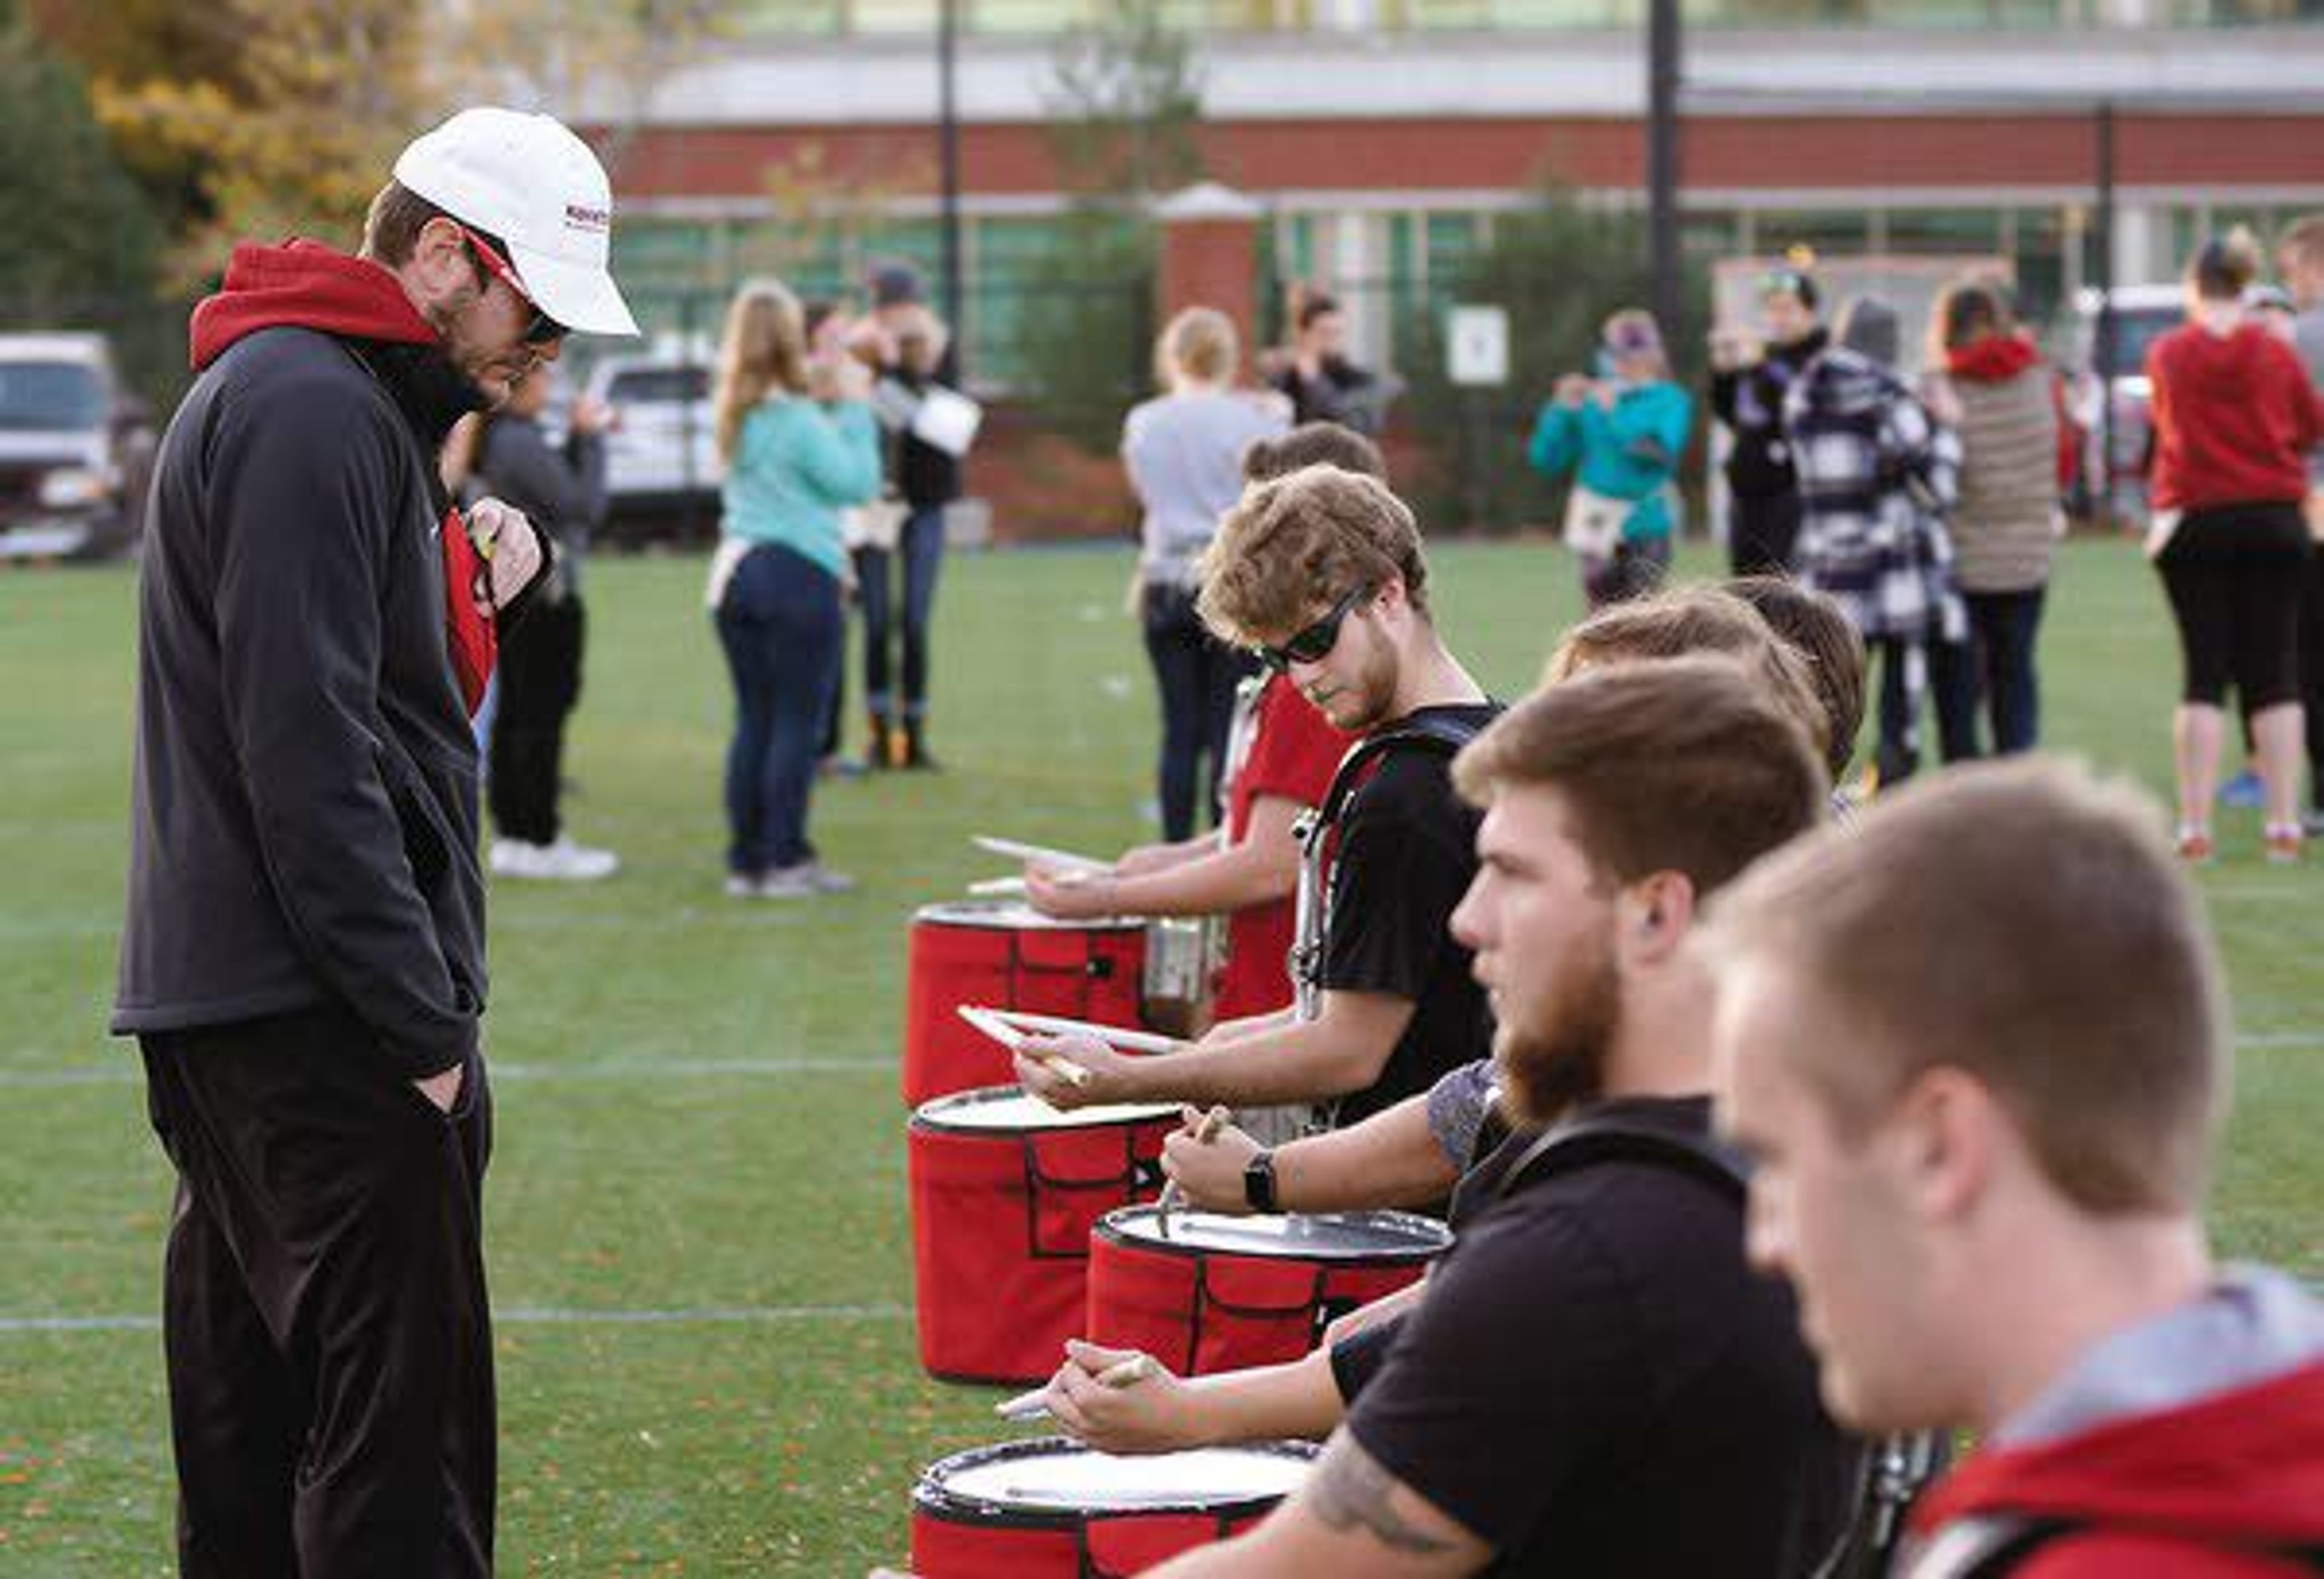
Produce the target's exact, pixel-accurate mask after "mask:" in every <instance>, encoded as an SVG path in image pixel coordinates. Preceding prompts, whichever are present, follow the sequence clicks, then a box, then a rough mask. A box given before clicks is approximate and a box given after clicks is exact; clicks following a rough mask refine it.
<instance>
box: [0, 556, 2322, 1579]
mask: <svg viewBox="0 0 2324 1579" xmlns="http://www.w3.org/2000/svg"><path fill="white" fill-rule="evenodd" d="M1690 563H1691V565H1692V567H1693V568H1698V569H1703V568H1708V560H1707V559H1705V558H1702V557H1701V556H1697V557H1695V558H1693V559H1691V561H1690ZM1436 568H1437V572H1438V576H1439V578H1440V581H1441V587H1440V590H1439V593H1438V601H1439V612H1440V615H1441V618H1442V621H1443V625H1444V628H1445V629H1446V630H1447V632H1448V633H1450V634H1451V636H1452V641H1453V643H1454V645H1455V646H1456V647H1457V648H1458V649H1459V650H1460V651H1462V652H1463V653H1464V654H1466V655H1468V656H1469V657H1470V658H1471V660H1473V662H1474V663H1475V665H1476V667H1477V668H1478V669H1479V671H1480V674H1481V676H1482V677H1483V678H1484V679H1486V680H1487V681H1488V683H1489V684H1490V685H1492V686H1493V687H1494V688H1497V689H1499V690H1500V691H1502V692H1503V693H1504V694H1514V693H1515V692H1517V691H1518V690H1520V689H1522V688H1524V686H1525V685H1526V682H1527V680H1528V679H1530V677H1531V676H1532V675H1533V674H1534V672H1535V669H1537V668H1538V667H1539V664H1540V661H1541V659H1542V657H1543V655H1544V654H1545V652H1546V651H1547V650H1548V648H1549V646H1550V644H1551V642H1552V641H1553V640H1554V636H1555V634H1556V633H1557V632H1558V630H1559V629H1560V628H1561V627H1562V626H1563V624H1564V623H1566V622H1567V621H1568V620H1570V619H1571V618H1572V615H1573V614H1574V612H1575V607H1576V598H1575V596H1574V591H1573V587H1572V570H1571V565H1570V561H1568V560H1567V559H1566V558H1565V557H1564V556H1563V554H1561V553H1559V552H1557V551H1555V550H1554V549H1548V548H1545V547H1537V546H1535V547H1497V548H1481V547H1479V548H1470V547H1448V548H1445V549H1441V550H1439V552H1438V554H1437V557H1436ZM1128 569H1129V561H1128V558H1127V556H1126V555H1125V554H1120V553H1106V552H1050V553H1029V552H1028V553H1018V554H1006V555H1001V554H996V555H989V556H964V557H956V558H954V559H953V560H952V561H951V562H950V563H948V564H947V566H946V568H945V586H944V589H943V596H941V597H940V599H939V606H938V615H937V631H936V669H937V680H936V714H935V725H936V727H935V732H934V743H935V745H936V749H937V751H938V752H939V753H941V754H942V756H943V757H944V759H945V762H946V764H947V766H948V767H949V769H950V770H951V771H948V772H947V773H945V774H944V775H942V776H941V777H921V776H917V775H915V776H908V777H883V778H881V779H877V780H871V781H866V782H862V783H841V784H835V785H831V786H828V787H826V788H825V789H823V790H822V791H821V792H820V794H819V795H818V797H817V801H816V833H817V836H818V838H819V839H820V841H821V843H822V844H823V845H824V847H825V853H826V854H827V856H828V857H829V858H830V859H831V860H832V861H833V862H834V863H836V864H838V865H840V866H843V867H845V868H847V869H849V870H852V871H853V872H854V873H857V874H858V875H860V876H861V877H862V879H863V880H864V886H863V890H862V891H861V892H860V893H857V894H854V895H851V896H848V897H845V898H841V899H835V900H827V901H821V902H818V903H816V904H814V905H812V906H811V907H808V908H786V907H780V906H742V905H738V904H736V903H734V902H733V901H729V900H725V899H724V898H723V897H722V896H721V895H720V893H719V892H718V881H719V876H720V861H719V846H720V839H721V832H720V819H719V813H718V799H717V774H718V769H719V762H720V758H721V753H722V752H723V749H724V726H725V717H726V706H727V704H726V688H725V680H724V671H723V669H722V667H721V664H720V661H719V658H718V653H717V649H716V645H715V642H714V641H713V639H712V637H711V634H710V632H709V629H708V625H707V623H706V620H705V616H704V614H703V612H702V609H701V606H700V601H699V596H698V593H699V586H700V581H701V573H702V569H701V565H700V563H699V562H698V561H696V560H683V559H680V560H672V559H637V560H607V561H602V562H600V563H598V564H596V565H594V566H593V567H592V568H591V572H590V575H591V590H592V596H591V609H592V619H593V622H594V623H593V630H592V637H591V639H592V649H591V656H590V670H589V679H588V691H587V695H586V699H585V702H584V705H583V708H582V711H581V714H580V716H579V718H578V720H577V725H576V733H575V738H574V741H573V752H572V761H571V768H572V771H573V772H574V774H575V775H576V777H577V778H578V779H579V780H580V781H581V789H580V792H579V794H578V795H577V796H576V799H574V800H573V801H572V802H571V804H570V807H569V810H570V813H571V817H572V821H573V823H574V825H575V828H576V832H577V833H578V834H579V835H580V836H583V837H584V838H586V839H589V840H592V841H602V842H604V843H607V844H611V845H613V846H615V847H617V848H618V849H619V850H620V851H621V852H622V856H623V857H624V860H625V862H626V863H627V865H626V869H625V870H624V872H623V873H622V875H621V876H620V877H619V878H618V879H617V880H615V881H614V882H610V883H607V884H604V885H603V886H600V887H596V888H592V889H582V890H558V891H540V890H538V889H530V890H526V889H515V890H512V889H510V888H508V887H506V886H503V888H502V889H501V890H499V891H496V892H495V894H494V896H493V928H492V938H493V1009H492V1014H491V1017H490V1020H489V1034H490V1042H491V1048H492V1052H493V1057H494V1059H495V1060H496V1061H497V1062H498V1063H499V1064H500V1065H501V1066H502V1067H503V1069H504V1071H505V1076H504V1078H503V1080H502V1081H501V1082H500V1084H499V1086H498V1091H499V1099H500V1103H501V1108H500V1112H501V1125H500V1149H499V1151H498V1154H497V1156H496V1157H495V1159H494V1162H493V1174H492V1181H491V1201H490V1234H491V1246H490V1255H491V1263H492V1269H493V1283H494V1290H495V1295H496V1299H497V1303H498V1304H499V1305H500V1307H502V1309H503V1312H507V1313H513V1318H512V1319H509V1320H506V1321H504V1323H503V1326H502V1329H501V1334H500V1350H501V1373H500V1375H501V1387H502V1398H503V1477H502V1502H501V1507H502V1518H501V1550H502V1552H503V1556H504V1559H505V1562H504V1566H505V1568H506V1569H507V1571H508V1572H511V1573H526V1574H530V1573H547V1574H560V1573H562V1574H592V1575H595V1574H677V1573H680V1572H691V1573H696V1574H702V1573H718V1574H727V1573H759V1572H774V1571H782V1572H797V1573H804V1574H846V1573H860V1572H861V1571H862V1569H863V1568H864V1567H865V1566H866V1565H869V1564H870V1563H871V1562H873V1561H875V1560H880V1559H882V1558H892V1557H894V1556H899V1555H900V1554H901V1552H902V1551H903V1549H904V1543H905V1529H906V1498H907V1493H908V1490H909V1487H910V1484H911V1481H912V1478H913V1476H914V1475H915V1473H917V1472H918V1469H919V1467H920V1466H921V1465H923V1464H926V1463H927V1462H928V1461H929V1460H931V1459H933V1458H935V1457H936V1456H938V1455H939V1454H943V1453H945V1452H947V1451H949V1450H951V1449H953V1448H954V1447H958V1446H963V1445H971V1444H974V1443H978V1442H982V1441H986V1440H990V1439H992V1438H994V1437H995V1436H997V1435H999V1433H997V1432H996V1431H995V1430H994V1429H993V1427H991V1424H990V1423H989V1418H990V1417H989V1416H987V1415H986V1413H985V1406H986V1405H987V1404H988V1403H989V1402H990V1401H991V1394H989V1393H986V1392H982V1391H979V1390H970V1389H960V1388H954V1387H946V1386H942V1385H938V1384H936V1383H932V1382H929V1381H927V1380H924V1379H922V1378H921V1376H920V1375H919V1372H918V1367H917V1364H916V1362H915V1353H914V1347H913V1334H912V1325H911V1320H910V1316H909V1304H910V1299H911V1271H910V1259H909V1239H908V1226H907V1223H906V1220H905V1209H904V1196H903V1113H902V1110H901V1106H900V1103H899V1097H898V1095H897V1088H896V1081H895V1077H894V1063H895V1055H896V1045H897V1039H898V1028H899V1022H900V1020H901V1007H902V992H903V943H904V923H905V918H906V916H907V914H908V911H909V910H910V909H911V908H912V907H913V906H914V905H916V904H918V903H920V902H923V901H925V900H930V899H934V898H938V897H943V896H945V895H949V894H954V893H957V892H958V891H960V888H961V885H962V884H963V882H964V881H965V880H967V879H970V878H973V877H977V876H983V875H990V874H991V873H993V871H994V867H993V865H992V863H991V861H990V860H989V859H984V858H980V857H979V856H978V855H977V854H975V853H974V852H973V850H971V848H970V847H969V845H968V844H967V842H966V838H965V836H967V835H968V834H970V833H973V832H980V831H992V832H1003V833H1012V834H1017V835H1019V836H1029V837H1037V838H1040V839H1042V840H1044V841H1047V842H1050V843H1055V844H1058V845H1067V846H1080V847H1087V848H1093V849H1103V848H1108V847H1111V846H1114V845H1120V844H1121V843H1124V842H1127V841H1130V840H1132V839H1136V838H1139V837H1142V836H1148V829H1147V828H1146V827H1145V826H1144V825H1143V824H1142V823H1141V821H1140V817H1139V806H1140V803H1141V802H1142V801H1143V800H1144V799H1146V798H1147V795H1148V781H1149V769H1148V763H1149V762H1150V754H1151V741H1152V737H1153V733H1154V713H1153V703H1152V700H1151V696H1152V688H1151V685H1150V683H1149V681H1148V675H1147V671H1146V667H1145V660H1144V657H1143V654H1142V653H1141V651H1139V644H1138V640H1137V635H1136V633H1135V631H1134V629H1133V628H1132V626H1131V625H1130V623H1129V622H1128V621H1127V620H1126V619H1125V618H1124V617H1123V616H1122V614H1121V613H1120V605H1121V588H1122V584H1123V581H1124V578H1125V577H1126V576H1127V573H1128ZM132 613H133V581H132V577H131V576H130V574H129V573H128V572H127V571H126V570H123V569H118V568H116V569H105V570H94V571H73V572H21V573H16V574H10V575H0V762H5V764H6V770H7V771H6V776H5V799H0V895H5V902H0V1005H5V1011H0V1082H5V1085H0V1098H5V1107H0V1111H5V1115H6V1116H5V1121H0V1268H5V1274H0V1318H22V1317H32V1316H74V1317H78V1316H97V1317H114V1316H133V1317H134V1316H148V1315H150V1313H152V1312H153V1311H154V1310H155V1309H156V1308H157V1306H158V1296H157V1281H158V1274H159V1247H160V1240H161V1227H162V1219H163V1214H164V1211H165V1208H166V1205H167V1175H166V1171H165V1169H164V1168H163V1166H162V1164H161V1159H160V1157H159V1155H158V1154H157V1152H156V1150H155V1149H154V1147H153V1145H152V1141H151V1140H150V1137H149V1136H148V1135H147V1133H146V1132H145V1131H144V1129H143V1120H142V1092H141V1090H140V1088H139V1086H138V1085H136V1084H135V1082H134V1078H133V1077H132V1069H133V1066H134V1055H133V1054H132V1053H131V1052H130V1051H129V1050H128V1049H127V1048H123V1047H119V1046H112V1045H108V1044H107V1042H106V1038H105V1034H104V1020H105V1010H106V1002H107V999H108V995H109V992H110V987H111V982H112V970H113V940H114V935H115V928H116V925H117V921H118V910H119V905H120V895H121V864H122V849H123V826H124V814H123V801H124V795H125V789H126V785H127V780H128V755H127V753H128V741H129V706H130V697H131V688H132V676H133V672H134V662H133V651H132V649H133V635H132ZM2043 654H2044V660H2045V668H2046V676H2047V682H2048V696H2047V728H2048V734H2049V738H2050V740H2051V741H2052V743H2054V744H2056V745H2058V746H2060V747H2062V748H2065V749H2070V750H2075V751H2079V752H2081V753H2086V754H2088V755H2089V756H2091V757H2093V758H2095V759H2097V760H2098V761H2100V762H2106V763H2108V764H2112V765H2116V766H2120V767H2123V768H2126V769H2128V770H2130V771H2135V772H2137V773H2139V774H2141V775H2142V776H2144V777H2145V778H2146V779H2148V780H2149V781H2150V782H2156V783H2159V782H2160V781H2161V775H2162V774H2163V771H2165V764H2166V762H2167V756H2166V750H2165V739H2164V733H2163V718H2164V712H2165V707H2166V705H2167V703H2168V700H2169V697H2170V695H2171V688H2172V675H2173V670H2174V664H2175V659H2174V656H2173V645H2172V637H2171V633H2170V626H2169V621H2168V617H2167V615H2166V614H2165V613H2164V610H2163V603H2162V599H2161V597H2160V596H2159V594H2158V593H2157V591H2156V588H2155V586H2154V585H2153V579H2152V577H2151V576H2150V575H2149V574H2148V572H2147V571H2146V569H2145V568H2144V565H2143V564H2142V562H2141V561H2140V560H2139V559H2138V558H2137V555H2136V553H2135V550H2133V549H2130V548H2128V547H2126V546H2124V545H2120V544H2113V543H2104V544H2077V545H2076V546H2075V547H2074V548H2073V549H2071V550H2070V551H2069V552H2068V554H2067V555H2066V558H2065V559H2064V562H2063V564H2062V566H2061V570H2060V573H2059V577H2058V582H2057V586H2056V588H2055V590H2054V592H2053V594H2052V612H2051V615H2050V625H2049V629H2048V632H2047V636H2046V640H2045V642H2044V646H2043ZM2222 842H2223V845H2224V847H2225V854H2224V856H2223V858H2222V860H2221V862H2220V863H2219V864H2218V866H2217V867H2216V868H2214V869H2213V870H2211V871H2210V872H2209V873H2206V874H2205V877H2204V884H2205V887H2206V888H2207V890H2208V891H2209V894H2210V897H2211V900H2212V902H2213V913H2214V916H2215V918H2216V919H2217V922H2218V928H2219V932H2220V936H2221V939H2222V943H2223V946H2224V947H2225V950H2226V954H2227V959H2228V962H2229V965H2230V970H2231V974H2232V978H2233V981H2234V984H2235V989H2236V1010H2237V1019H2238V1022H2239V1029H2240V1030H2241V1031H2242V1032H2243V1033H2244V1034H2245V1037H2246V1046H2245V1048H2244V1050H2243V1053H2242V1078H2243V1100H2242V1102H2241V1103H2240V1106H2239V1110H2238V1117H2237V1120H2236V1127H2235V1130H2234V1131H2233V1135H2232V1144H2231V1146H2230V1149H2229V1155H2228V1159H2227V1163H2226V1166H2225V1168H2224V1169H2223V1177H2222V1179H2221V1183H2220V1188H2219V1192H2218V1208H2219V1209H2218V1223H2219V1225H2220V1237H2221V1239H2222V1241H2223V1242H2224V1245H2225V1247H2226V1249H2227V1251H2229V1252H2231V1253H2236V1254H2252V1255H2264V1256H2267V1257H2270V1258H2273V1259H2276V1260H2282V1261H2286V1262H2289V1263H2290V1264H2292V1266H2293V1267H2295V1268H2296V1269H2298V1270H2300V1271H2301V1272H2302V1273H2303V1274H2305V1275H2307V1276H2310V1277H2311V1278H2312V1277H2318V1276H2324V1231H2319V1227H2318V1224H2319V1222H2324V1146H2319V1145H2317V1144H2315V1143H2314V1140H2313V1137H2314V1136H2315V1135H2317V1134H2318V1133H2319V1132H2324V1062H2319V1060H2324V1030H2319V1029H2318V1028H2317V1027H2316V1025H2315V1022H2314V1020H2313V1018H2312V1015H2311V1012H2310V1011H2311V1009H2312V1005H2313V1003H2314V1001H2315V991H2314V986H2313V983H2314V980H2315V974H2314V967H2313V965H2312V964H2311V958H2312V956H2313V953H2314V945H2313V938H2314V936H2315V934H2314V930H2313V927H2312V924H2311V923H2310V914H2311V911H2310V906H2311V905H2312V903H2313V900H2312V897H2311V896H2312V895H2313V893H2314V891H2315V885H2316V883H2317V882H2319V877H2318V874H2317V873H2315V872H2313V871H2304V872H2302V871H2290V872H2287V871H2283V870H2281V869H2274V868H2269V867H2266V866H2264V865H2263V864H2262V863H2260V862H2259V861H2258V859H2257V856H2256V846H2257V842H2258V832H2257V828H2256V826H2255V825H2254V823H2253V820H2252V817H2251V815H2250V814H2242V815H2240V816H2230V817H2227V819H2226V821H2225V822H2224V824H2223V841H2222ZM738 1058H747V1059H760V1060H764V1059H770V1058H774V1059H787V1058H796V1059H805V1060H811V1061H812V1067H809V1068H805V1069H800V1070H797V1071H794V1072H791V1073H786V1074H768V1073H748V1072H742V1073H738V1072H735V1071H733V1070H732V1069H724V1070H722V1069H721V1068H720V1067H719V1066H720V1065H721V1064H722V1063H731V1062H732V1061H733V1060H735V1059H738ZM571 1309H582V1310H596V1311H672V1310H679V1311H697V1312H709V1313H721V1312H723V1313H725V1315H724V1318H722V1319H709V1318H706V1317H705V1319H700V1320H696V1321H693V1322H680V1323H672V1324H657V1325H645V1324H622V1323H614V1322H604V1321H601V1322H595V1323H568V1322H549V1321H544V1320H541V1319H539V1313H542V1312H549V1311H558V1310H571ZM528 1313H530V1314H528ZM158 1348H159V1340H158V1337H157V1336H156V1334H154V1333H152V1331H150V1330H127V1331H124V1330H118V1329H112V1330H95V1331H81V1332H67V1333H55V1332H37V1333H36V1332H29V1331H24V1330H15V1331H9V1330H5V1329H0V1573H7V1574H19V1573H22V1574H41V1575H46V1574H105V1575H114V1574H160V1573H164V1572H167V1571H168V1561H167V1552H168V1522H169V1505H170V1504H169V1499H170V1482H169V1470H168V1447H167V1433H166V1427H165V1419H164V1415H163V1408H162V1399H161V1376H160V1365H159V1359H158Z"/></svg>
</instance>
